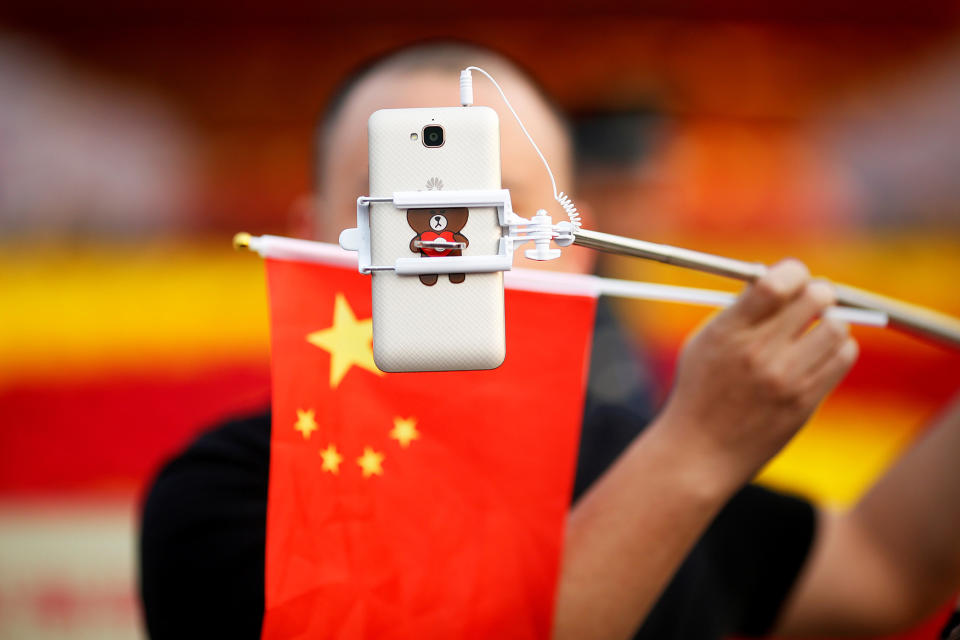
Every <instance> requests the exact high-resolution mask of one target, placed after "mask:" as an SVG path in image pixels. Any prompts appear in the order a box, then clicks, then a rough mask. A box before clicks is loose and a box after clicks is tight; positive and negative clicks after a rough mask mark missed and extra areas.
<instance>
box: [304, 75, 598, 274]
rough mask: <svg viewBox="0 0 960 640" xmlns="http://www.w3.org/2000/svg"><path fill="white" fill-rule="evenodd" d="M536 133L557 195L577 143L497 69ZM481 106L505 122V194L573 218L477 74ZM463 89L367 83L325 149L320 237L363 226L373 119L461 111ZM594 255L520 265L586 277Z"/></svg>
mask: <svg viewBox="0 0 960 640" xmlns="http://www.w3.org/2000/svg"><path fill="white" fill-rule="evenodd" d="M491 72H492V73H493V74H494V76H495V77H497V81H498V82H500V84H501V86H502V87H503V89H504V91H505V92H506V94H507V96H508V97H509V98H510V101H511V103H512V104H513V106H514V108H515V109H516V110H517V113H519V114H520V116H521V117H522V118H523V120H524V124H525V125H526V127H527V130H528V131H530V134H531V135H532V136H533V138H534V140H536V142H537V144H538V145H539V146H540V149H541V151H543V154H544V156H546V158H547V160H548V161H549V162H550V167H551V168H552V169H553V173H554V176H555V177H556V180H557V188H558V189H560V190H567V189H569V188H570V187H571V186H572V175H573V174H572V164H571V151H570V141H569V139H568V138H567V135H566V133H565V131H564V129H563V128H562V126H561V125H560V123H559V122H558V121H557V119H556V118H555V116H554V115H553V114H552V113H551V112H550V110H549V108H548V107H547V105H545V104H544V103H543V101H542V100H541V98H540V97H539V96H538V95H537V93H536V92H535V91H534V90H533V88H532V87H530V86H529V85H528V84H527V83H526V82H525V81H523V80H522V79H520V78H519V77H517V76H516V75H514V74H512V73H510V72H509V71H499V70H494V69H491ZM474 97H475V104H484V105H488V106H490V107H492V108H494V109H495V110H496V111H497V113H498V114H499V116H500V155H501V162H502V177H503V186H504V188H507V189H510V194H511V198H512V201H513V207H514V210H515V211H516V212H517V213H519V214H520V215H522V216H525V217H530V216H532V215H533V214H534V213H535V212H536V210H537V209H541V208H542V209H546V210H547V211H549V212H550V214H551V215H552V216H553V219H554V220H555V221H559V220H562V219H564V218H565V214H564V212H563V210H562V209H561V208H560V207H559V205H557V204H556V202H555V201H554V199H553V191H552V189H551V186H550V179H549V177H548V176H547V173H546V169H545V168H544V167H543V164H542V163H541V162H540V159H539V158H538V157H537V155H536V152H535V151H534V150H533V147H531V146H530V143H529V142H528V141H527V139H526V138H525V137H524V136H523V133H522V132H521V131H520V127H519V125H517V123H516V120H514V118H513V116H512V115H511V114H510V112H509V111H508V110H507V109H506V107H505V106H503V104H502V101H501V100H500V96H499V95H498V94H497V93H496V90H495V89H494V88H493V86H492V85H491V84H490V83H489V81H488V80H487V79H486V78H485V77H483V76H482V75H481V74H474ZM458 100H459V83H458V76H457V75H456V74H450V75H449V76H447V75H443V74H440V73H437V72H417V73H400V72H396V71H381V72H377V73H374V74H373V75H370V76H368V77H366V78H365V79H364V80H363V81H361V82H360V84H359V85H358V86H356V87H355V88H354V89H353V91H352V92H351V93H350V94H349V95H348V96H347V99H346V101H345V102H344V104H343V106H342V108H341V111H340V114H339V116H338V117H337V118H336V120H335V121H334V122H333V123H332V126H331V127H330V129H329V131H328V135H327V139H326V140H325V141H323V143H322V152H321V158H320V176H319V182H320V185H319V187H320V190H321V192H320V194H319V196H318V198H317V200H318V203H317V204H318V207H319V211H318V214H317V215H318V219H317V220H316V235H317V239H318V240H324V241H327V242H336V241H337V238H338V237H339V234H340V231H341V230H343V229H346V228H349V227H355V226H356V221H357V218H356V200H357V197H358V196H360V195H365V194H367V193H368V192H369V186H368V174H367V119H368V118H369V117H370V114H371V113H373V112H374V111H376V110H377V109H399V108H412V107H443V106H456V105H457V104H458ZM590 261H591V256H590V255H589V254H588V253H586V250H584V249H582V248H580V247H570V248H567V249H564V250H563V255H562V257H561V258H560V259H559V260H555V261H552V262H549V263H535V262H534V261H532V260H526V259H520V260H518V261H517V263H516V264H517V266H522V267H536V266H545V267H548V268H553V269H557V270H562V271H586V270H588V268H589V265H590V264H591V262H590Z"/></svg>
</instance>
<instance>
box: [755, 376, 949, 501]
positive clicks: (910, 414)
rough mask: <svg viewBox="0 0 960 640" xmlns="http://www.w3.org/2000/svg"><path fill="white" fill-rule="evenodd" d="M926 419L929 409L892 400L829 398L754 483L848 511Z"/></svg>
mask: <svg viewBox="0 0 960 640" xmlns="http://www.w3.org/2000/svg"><path fill="white" fill-rule="evenodd" d="M931 417H932V416H931V412H930V408H929V407H927V406H919V405H917V404H912V403H904V402H898V401H897V400H895V399H890V398H885V399H884V400H883V402H882V403H878V402H877V399H876V398H873V397H862V398H850V397H847V396H844V395H843V394H840V395H837V396H833V397H831V398H830V399H829V400H828V401H827V402H826V404H824V406H823V407H822V408H821V410H820V411H819V412H818V413H817V415H816V416H815V417H814V418H813V420H812V421H811V422H810V423H809V424H808V425H807V426H806V427H805V428H804V429H803V430H802V431H801V432H800V433H799V434H798V435H797V437H795V438H794V439H793V440H792V441H791V442H790V444H789V445H787V447H786V448H785V449H784V450H783V451H782V452H781V453H780V455H778V456H777V457H776V458H774V459H773V460H772V461H771V462H770V463H769V464H768V465H767V466H766V467H765V468H764V469H763V470H762V471H761V473H760V475H759V476H758V477H757V481H758V482H759V483H760V484H764V485H767V486H771V487H774V488H779V489H786V490H792V491H797V492H800V493H802V494H804V495H806V496H809V497H810V498H813V499H814V500H815V501H817V502H819V503H823V504H833V505H837V506H847V505H850V504H852V503H854V502H855V501H856V500H857V499H858V498H859V497H860V496H861V495H862V494H863V492H864V491H866V490H867V489H868V488H869V486H870V485H871V484H872V483H873V482H874V480H875V479H876V478H877V477H879V476H880V475H881V474H882V473H883V472H884V471H885V470H886V469H887V467H888V466H890V464H891V463H892V462H893V461H894V460H895V459H896V458H897V456H898V455H899V454H900V453H901V452H902V451H903V450H904V448H905V447H907V446H909V445H910V443H911V442H912V441H913V439H914V438H915V437H917V436H918V434H919V433H920V432H921V431H922V427H923V425H924V423H925V422H926V421H927V420H929V419H930V418H931Z"/></svg>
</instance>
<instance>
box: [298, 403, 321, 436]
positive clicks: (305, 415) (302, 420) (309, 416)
mask: <svg viewBox="0 0 960 640" xmlns="http://www.w3.org/2000/svg"><path fill="white" fill-rule="evenodd" d="M293 428H294V429H296V430H297V431H299V432H300V433H301V434H303V439H304V440H309V439H310V434H311V433H313V432H314V431H316V430H317V421H316V420H314V418H313V409H310V410H307V411H301V410H300V409H297V423H296V424H295V425H293Z"/></svg>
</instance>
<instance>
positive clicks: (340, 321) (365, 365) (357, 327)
mask: <svg viewBox="0 0 960 640" xmlns="http://www.w3.org/2000/svg"><path fill="white" fill-rule="evenodd" d="M307 342H309V343H310V344H312V345H314V346H316V347H320V348H321V349H324V350H326V351H329V352H330V388H331V389H333V388H335V387H336V386H337V385H339V384H340V381H341V380H343V377H344V376H345V375H347V372H349V371H350V368H351V367H353V366H358V367H360V368H361V369H366V370H367V371H370V372H371V373H375V374H377V375H378V376H382V375H383V372H382V371H380V369H378V368H377V365H376V364H375V363H374V362H373V346H372V342H373V320H372V319H371V318H367V319H366V320H357V317H356V316H355V315H354V314H353V309H351V308H350V304H349V303H348V302H347V298H346V296H344V295H343V294H342V293H338V294H337V297H336V298H335V299H334V301H333V325H332V326H331V327H329V328H327V329H323V330H321V331H314V332H313V333H311V334H309V335H308V336H307Z"/></svg>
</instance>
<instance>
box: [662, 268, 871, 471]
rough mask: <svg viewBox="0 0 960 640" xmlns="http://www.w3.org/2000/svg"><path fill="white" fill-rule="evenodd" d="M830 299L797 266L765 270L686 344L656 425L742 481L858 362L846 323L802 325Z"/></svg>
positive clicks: (823, 286) (831, 297)
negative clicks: (671, 431)
mask: <svg viewBox="0 0 960 640" xmlns="http://www.w3.org/2000/svg"><path fill="white" fill-rule="evenodd" d="M834 302H835V298H834V293H833V289H832V288H831V287H830V285H828V284H826V283H823V282H815V281H811V279H810V273H809V272H808V271H807V268H806V267H805V266H804V265H803V264H801V263H800V262H797V261H795V260H786V261H784V262H781V263H779V264H777V265H776V266H774V267H773V268H771V269H770V271H769V272H768V273H767V274H766V275H765V276H764V277H763V278H761V279H760V280H758V281H757V282H756V283H754V284H753V285H751V286H750V287H748V288H747V290H746V291H745V292H744V293H743V294H742V295H741V296H740V298H739V299H738V300H737V302H736V303H735V304H734V305H733V306H731V307H730V308H729V309H726V310H725V311H723V312H722V313H720V314H718V315H717V316H716V317H715V318H714V319H713V320H712V321H711V322H709V323H708V324H707V325H706V326H704V327H703V328H702V329H701V330H700V331H699V332H698V333H697V334H696V335H694V336H693V338H692V339H690V341H689V342H688V343H687V344H686V346H685V347H684V349H683V353H682V354H681V357H680V362H679V366H678V370H677V377H676V383H675V385H674V390H673V393H672V395H671V397H670V400H669V402H668V403H667V407H666V409H665V410H664V412H663V414H662V416H661V417H662V420H659V421H658V423H659V426H661V428H668V429H674V430H675V432H674V437H677V438H679V441H680V442H683V443H684V444H685V446H688V447H691V448H697V450H698V451H699V452H700V453H704V454H706V455H707V456H708V457H709V458H711V459H714V460H716V461H718V463H719V464H723V465H724V468H725V469H726V470H727V471H729V472H730V474H731V476H732V477H730V478H729V479H730V480H732V481H734V482H737V483H742V482H746V481H747V480H748V479H749V478H750V477H752V476H753V474H754V473H756V471H757V470H758V469H759V468H760V467H761V466H763V464H764V463H766V462H767V461H768V460H769V459H770V458H772V457H773V456H774V455H775V454H776V453H777V452H778V451H779V450H780V449H781V448H782V447H783V446H784V445H785V444H786V443H787V441H789V440H790V438H791V437H793V435H794V434H795V433H796V432H797V430H799V429H800V427H801V426H803V424H804V423H805V422H806V421H807V420H808V419H809V417H810V415H811V414H812V413H813V411H814V410H815V409H816V407H817V405H819V404H820V402H821V401H822V400H823V398H824V397H825V396H826V395H827V394H828V393H829V392H830V391H831V390H832V389H833V388H834V387H835V386H836V385H837V383H839V382H840V380H841V379H842V378H843V376H844V375H845V374H846V373H847V371H849V369H850V367H851V366H852V365H853V363H854V361H855V360H856V358H857V353H858V347H857V343H856V342H855V341H854V340H853V339H852V338H851V337H850V334H849V329H848V327H847V326H846V325H845V324H844V323H842V322H838V321H834V320H829V319H825V320H821V321H820V322H819V323H818V324H817V325H816V326H815V327H813V328H812V329H810V330H809V331H808V328H809V327H810V324H811V323H812V322H814V321H815V320H816V319H817V318H818V317H819V315H820V314H821V313H822V312H823V311H824V310H825V309H826V308H827V307H828V306H830V305H831V304H833V303H834Z"/></svg>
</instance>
